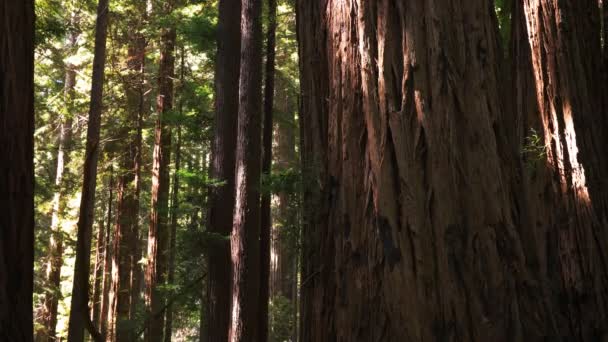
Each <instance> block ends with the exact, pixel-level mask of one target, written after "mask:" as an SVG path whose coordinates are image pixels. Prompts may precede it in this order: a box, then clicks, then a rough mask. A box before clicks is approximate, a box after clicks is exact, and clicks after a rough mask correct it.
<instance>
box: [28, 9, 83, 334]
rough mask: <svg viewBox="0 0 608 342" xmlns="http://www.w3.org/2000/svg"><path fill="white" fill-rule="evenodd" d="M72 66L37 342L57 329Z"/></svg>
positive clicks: (70, 45)
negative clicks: (40, 325)
mask: <svg viewBox="0 0 608 342" xmlns="http://www.w3.org/2000/svg"><path fill="white" fill-rule="evenodd" d="M77 20H78V19H77V18H76V16H75V15H72V19H71V24H72V25H76V24H77V23H76V21H77ZM78 36H79V32H77V31H75V30H73V31H71V32H70V34H69V37H68V39H67V44H66V46H65V48H66V50H67V51H68V52H71V50H73V49H74V47H75V46H76V41H77V40H78ZM75 68H76V66H75V65H72V64H68V65H66V72H65V86H64V95H65V104H66V113H65V114H63V115H62V117H61V123H60V129H59V138H58V139H57V140H58V148H57V169H56V173H55V194H54V196H53V209H52V214H51V238H50V245H49V256H48V258H49V260H48V263H47V269H46V284H47V285H46V286H47V288H49V289H50V290H49V291H47V293H46V294H45V298H44V302H43V307H42V322H41V323H42V328H41V329H40V330H39V331H38V332H37V336H36V339H37V340H38V341H50V342H52V341H55V339H56V335H55V328H56V326H57V306H58V303H59V297H60V295H61V289H60V282H61V266H62V264H63V237H62V235H61V234H62V232H61V220H62V218H63V215H64V211H65V207H66V204H67V201H66V198H65V195H66V190H67V189H66V184H65V182H64V181H63V178H64V174H68V173H69V169H67V164H69V162H70V151H69V150H70V145H71V143H72V115H73V114H74V113H72V108H73V101H74V92H75V90H74V87H75V86H76V70H75Z"/></svg>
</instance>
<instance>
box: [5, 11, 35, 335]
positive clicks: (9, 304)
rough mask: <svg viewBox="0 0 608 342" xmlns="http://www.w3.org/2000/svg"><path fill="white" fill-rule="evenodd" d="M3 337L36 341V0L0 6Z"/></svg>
mask: <svg viewBox="0 0 608 342" xmlns="http://www.w3.org/2000/svg"><path fill="white" fill-rule="evenodd" d="M0 21H1V22H2V25H1V27H0V205H1V206H2V208H3V211H4V212H3V213H2V215H0V340H2V341H24V342H28V341H32V340H33V336H34V332H33V315H32V291H33V283H34V277H33V270H34V1H33V0H6V1H3V2H2V5H0Z"/></svg>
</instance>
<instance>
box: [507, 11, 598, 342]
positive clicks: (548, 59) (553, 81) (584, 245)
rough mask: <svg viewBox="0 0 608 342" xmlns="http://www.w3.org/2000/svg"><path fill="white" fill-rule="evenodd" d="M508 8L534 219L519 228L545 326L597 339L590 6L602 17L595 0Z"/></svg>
mask: <svg viewBox="0 0 608 342" xmlns="http://www.w3.org/2000/svg"><path fill="white" fill-rule="evenodd" d="M515 8H516V11H515V16H514V26H515V25H519V27H516V31H517V32H515V33H516V34H518V35H517V36H515V35H514V37H513V40H514V44H515V46H514V54H515V57H514V62H515V64H514V68H513V71H514V72H513V74H515V75H516V82H515V84H514V89H515V94H516V98H515V101H514V102H515V103H516V104H517V108H516V111H515V113H516V114H517V115H520V116H521V117H520V118H518V121H519V122H521V128H520V129H521V130H520V132H519V134H520V144H521V146H522V150H523V160H524V162H523V167H522V168H523V171H524V172H523V176H524V177H523V181H524V183H523V184H524V191H523V192H522V194H523V195H524V197H525V201H526V204H527V208H526V210H525V213H526V215H527V216H526V217H524V218H523V220H524V221H523V222H524V223H525V225H524V227H533V229H530V228H524V231H525V232H527V234H528V235H527V237H523V233H522V238H524V239H525V241H528V244H529V246H527V247H526V248H525V249H526V254H527V258H528V260H529V264H530V266H531V270H532V274H535V275H536V276H537V277H538V278H539V281H543V282H544V283H547V284H551V286H545V287H544V288H543V296H544V297H545V298H546V301H547V310H548V311H549V315H550V316H549V317H550V320H548V321H547V323H550V324H549V326H548V327H546V328H545V330H549V331H550V332H551V333H550V334H549V336H552V337H553V338H554V339H565V340H578V341H596V340H601V339H602V338H605V337H608V335H607V333H608V331H607V330H606V328H605V327H604V326H605V324H604V323H603V322H605V321H606V319H607V317H606V315H607V312H606V310H607V309H608V301H607V300H608V298H607V297H606V293H607V291H608V288H607V286H608V269H607V268H606V266H607V265H606V252H605V251H606V247H608V246H607V245H606V241H608V239H607V235H606V227H607V226H606V211H605V210H606V204H605V203H606V200H605V198H604V196H605V194H604V193H603V191H604V190H603V189H605V185H604V184H603V183H605V181H604V180H603V179H605V176H604V175H605V172H606V171H607V170H606V164H605V161H603V160H601V159H602V158H601V157H599V156H600V155H601V152H599V151H600V150H601V149H603V147H602V146H605V144H606V143H607V142H606V136H605V133H606V131H605V129H604V128H603V126H604V125H605V118H602V116H601V114H600V113H601V109H600V108H601V105H602V104H601V102H602V100H601V90H600V89H598V88H597V87H596V86H595V84H596V82H600V79H599V77H600V75H601V71H600V69H601V66H600V65H601V63H600V60H601V45H600V38H599V32H600V25H599V22H598V19H597V18H594V15H593V13H595V15H597V17H598V18H599V11H598V10H597V7H596V6H595V4H594V3H593V2H592V1H580V2H573V3H570V4H565V3H563V4H562V3H558V2H556V1H543V0H541V1H527V0H526V1H521V2H518V3H516V7H515ZM587 16H589V17H587ZM596 30H597V32H596ZM594 68H595V70H596V71H593V69H594ZM536 140H538V141H536ZM535 141H536V142H535ZM535 144H536V145H538V146H536V147H535V146H534V145H535ZM597 153H600V154H597ZM598 177H599V179H598ZM545 334H546V331H542V330H541V331H538V332H535V335H536V336H539V337H540V336H544V335H545ZM529 336H533V335H529Z"/></svg>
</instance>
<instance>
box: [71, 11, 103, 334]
mask: <svg viewBox="0 0 608 342" xmlns="http://www.w3.org/2000/svg"><path fill="white" fill-rule="evenodd" d="M108 12H109V8H108V0H99V3H98V7H97V22H96V26H95V51H94V58H93V77H92V81H91V82H92V85H91V103H90V108H89V122H88V127H87V142H86V149H85V154H84V168H83V174H84V180H83V185H82V198H81V202H80V217H79V219H78V236H77V242H76V261H75V266H74V285H73V288H72V302H71V305H70V319H69V328H68V339H69V340H70V342H82V341H84V329H85V327H86V328H87V329H88V330H89V332H90V333H91V334H92V335H93V336H95V335H96V333H95V328H94V327H93V324H92V323H91V319H90V318H89V311H88V306H89V268H90V258H91V234H92V227H93V219H94V211H95V186H96V181H97V159H98V156H99V130H100V127H101V112H102V99H103V85H104V68H105V61H106V38H107V28H108V14H109V13H108Z"/></svg>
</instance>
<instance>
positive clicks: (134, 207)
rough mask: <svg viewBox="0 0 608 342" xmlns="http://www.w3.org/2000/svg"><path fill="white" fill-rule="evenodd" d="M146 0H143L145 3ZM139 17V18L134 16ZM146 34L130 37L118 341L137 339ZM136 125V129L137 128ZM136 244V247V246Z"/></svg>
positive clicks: (115, 308)
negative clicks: (135, 305)
mask: <svg viewBox="0 0 608 342" xmlns="http://www.w3.org/2000/svg"><path fill="white" fill-rule="evenodd" d="M142 4H143V3H142ZM139 7H140V8H139V10H138V11H135V13H131V14H132V15H133V18H142V16H143V15H144V13H145V8H142V6H139ZM134 20H137V19H134ZM131 24H132V26H131V27H133V28H138V27H141V23H139V22H138V21H136V22H132V23H131ZM144 54H145V38H144V37H143V35H142V34H141V33H140V32H139V31H136V32H134V33H132V34H131V35H130V37H129V46H128V55H127V70H128V75H127V76H126V78H125V80H126V82H125V93H126V99H127V111H128V118H127V121H126V122H125V127H123V128H122V130H123V131H122V132H121V141H124V142H125V145H124V151H123V153H122V155H121V158H120V170H121V173H120V176H119V177H118V199H117V205H116V206H117V213H116V215H117V220H116V228H115V231H114V234H115V235H114V248H113V249H114V254H113V262H112V264H113V265H114V266H115V267H117V270H115V271H113V276H116V278H113V279H112V292H113V293H114V294H115V296H114V300H115V301H114V303H112V304H111V306H110V308H111V309H112V313H111V314H110V315H111V316H112V317H113V320H114V321H115V328H114V329H113V330H114V332H115V338H114V336H111V338H112V339H113V340H115V341H118V342H122V341H133V340H134V339H135V337H134V336H133V335H132V333H133V331H132V330H133V329H132V324H131V323H130V322H131V320H132V319H133V318H134V317H132V316H133V314H134V312H132V308H133V305H132V302H133V301H135V300H136V299H137V297H136V296H138V289H134V288H132V286H133V285H134V284H133V281H132V278H133V275H134V274H136V272H137V263H136V261H135V260H134V259H136V256H135V254H136V253H135V251H136V250H137V247H136V245H137V240H138V239H139V222H138V221H139V180H140V177H139V171H140V165H141V162H140V160H141V156H140V153H141V138H140V130H141V128H140V121H141V116H142V111H143V108H142V101H143V86H144V84H143V69H142V68H143V64H144ZM134 127H135V129H133V128H134ZM134 247H135V248H134Z"/></svg>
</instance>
